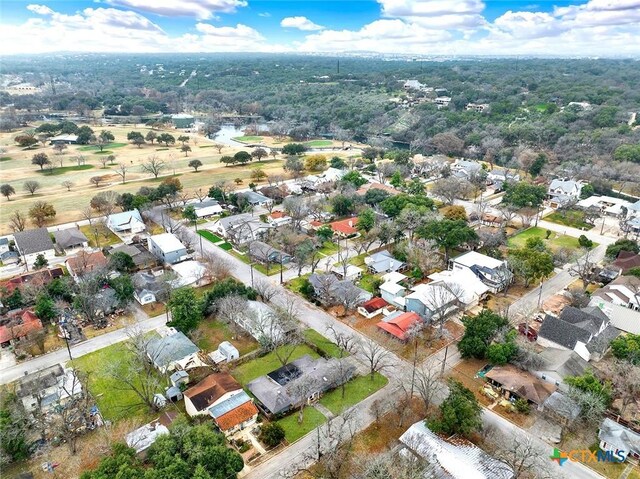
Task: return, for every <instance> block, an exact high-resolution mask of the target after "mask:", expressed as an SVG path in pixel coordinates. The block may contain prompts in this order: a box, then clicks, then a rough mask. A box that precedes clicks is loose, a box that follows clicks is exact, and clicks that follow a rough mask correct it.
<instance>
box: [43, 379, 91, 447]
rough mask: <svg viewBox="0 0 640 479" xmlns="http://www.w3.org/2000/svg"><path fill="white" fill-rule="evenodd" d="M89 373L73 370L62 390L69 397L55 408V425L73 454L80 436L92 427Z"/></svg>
mask: <svg viewBox="0 0 640 479" xmlns="http://www.w3.org/2000/svg"><path fill="white" fill-rule="evenodd" d="M88 379H89V378H88V375H87V374H85V373H83V372H81V371H73V373H72V374H71V381H64V382H63V384H62V387H61V388H62V390H63V391H64V393H65V394H64V396H66V397H67V399H66V400H65V402H64V403H61V404H60V405H59V407H56V408H55V411H56V413H55V414H54V417H53V421H52V422H53V427H54V428H55V430H56V432H57V434H58V435H60V436H61V437H62V439H64V441H65V442H66V443H67V445H68V446H69V449H70V451H71V454H76V452H77V443H78V438H79V437H80V436H81V435H83V434H84V433H85V432H86V431H87V430H89V429H92V420H91V407H92V406H93V404H94V400H93V399H92V398H91V396H90V394H89V391H88V389H87V387H88V383H89V381H88Z"/></svg>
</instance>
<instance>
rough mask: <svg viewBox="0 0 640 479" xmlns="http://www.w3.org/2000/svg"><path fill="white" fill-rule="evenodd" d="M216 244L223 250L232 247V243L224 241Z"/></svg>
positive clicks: (228, 249)
mask: <svg viewBox="0 0 640 479" xmlns="http://www.w3.org/2000/svg"><path fill="white" fill-rule="evenodd" d="M218 246H219V247H220V248H222V249H223V250H225V251H230V250H232V249H233V245H232V244H231V243H227V242H226V241H225V242H224V243H222V244H219V245H218Z"/></svg>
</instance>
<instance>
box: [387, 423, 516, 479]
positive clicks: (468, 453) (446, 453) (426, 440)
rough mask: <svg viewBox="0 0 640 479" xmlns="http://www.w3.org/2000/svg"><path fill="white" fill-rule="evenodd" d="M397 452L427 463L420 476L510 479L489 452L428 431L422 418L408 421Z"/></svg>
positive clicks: (510, 474)
mask: <svg viewBox="0 0 640 479" xmlns="http://www.w3.org/2000/svg"><path fill="white" fill-rule="evenodd" d="M399 440H400V443H401V444H402V446H403V448H404V449H403V450H402V451H401V453H404V454H407V453H408V454H412V455H414V456H416V457H418V458H420V459H422V460H424V461H425V462H426V463H427V464H428V465H429V466H428V468H429V470H428V471H425V475H424V477H425V478H426V477H437V478H443V479H444V478H446V479H471V478H473V479H512V478H513V477H515V476H514V472H513V470H512V469H511V467H509V466H508V465H507V464H505V463H504V462H502V461H499V460H498V459H495V458H494V457H492V456H490V455H489V454H487V453H486V452H484V451H483V450H482V449H480V448H479V447H478V446H476V445H475V444H473V443H472V442H470V441H468V440H466V439H464V438H462V437H458V436H453V437H450V438H445V437H444V436H441V435H438V434H436V433H434V432H433V431H431V430H430V429H429V428H428V427H427V426H426V424H425V422H424V421H418V422H416V423H415V424H412V425H411V427H410V428H409V429H407V430H406V431H405V432H404V433H403V434H402V436H400V439H399Z"/></svg>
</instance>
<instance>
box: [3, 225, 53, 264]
mask: <svg viewBox="0 0 640 479" xmlns="http://www.w3.org/2000/svg"><path fill="white" fill-rule="evenodd" d="M13 238H14V239H15V242H16V248H17V249H18V252H19V253H20V255H21V256H22V259H23V260H24V261H25V262H26V263H27V264H29V265H31V264H33V262H34V261H35V260H36V257H37V256H38V255H39V254H42V255H44V257H45V258H47V259H48V260H50V261H51V260H53V258H54V257H55V255H56V251H55V246H54V244H53V241H52V240H51V236H50V235H49V231H48V230H47V228H36V229H33V230H25V231H16V232H15V233H14V234H13Z"/></svg>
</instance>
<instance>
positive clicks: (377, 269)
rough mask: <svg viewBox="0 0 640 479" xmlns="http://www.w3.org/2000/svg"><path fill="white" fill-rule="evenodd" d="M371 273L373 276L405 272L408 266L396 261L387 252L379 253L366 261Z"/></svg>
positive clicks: (370, 256) (368, 257)
mask: <svg viewBox="0 0 640 479" xmlns="http://www.w3.org/2000/svg"><path fill="white" fill-rule="evenodd" d="M364 264H366V265H367V268H368V269H369V271H370V272H371V273H373V274H379V273H392V272H396V271H398V272H400V271H404V270H405V269H406V267H407V264H406V263H404V262H402V261H399V260H397V259H395V258H394V257H393V255H392V254H391V253H389V251H387V250H383V251H379V252H377V253H374V254H372V255H369V256H367V257H366V258H365V259H364Z"/></svg>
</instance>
